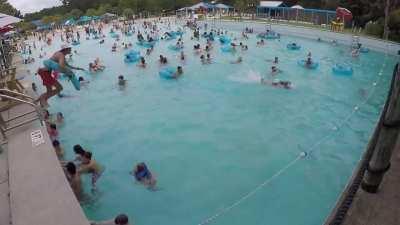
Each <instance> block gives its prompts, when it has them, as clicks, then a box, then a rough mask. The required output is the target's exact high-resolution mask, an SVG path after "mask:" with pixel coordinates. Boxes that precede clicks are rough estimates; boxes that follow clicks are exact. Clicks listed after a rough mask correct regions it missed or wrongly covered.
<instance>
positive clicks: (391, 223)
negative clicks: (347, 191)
mask: <svg viewBox="0 0 400 225" xmlns="http://www.w3.org/2000/svg"><path fill="white" fill-rule="evenodd" d="M399 224H400V138H399V139H398V141H397V146H396V149H395V150H394V152H393V155H392V159H391V168H390V170H389V171H388V172H387V173H386V174H385V177H384V178H383V181H382V184H381V186H380V188H379V191H378V193H376V194H370V193H367V192H365V191H363V190H362V189H361V188H360V189H359V190H358V191H357V193H356V196H355V198H354V201H353V204H352V205H351V207H350V209H349V211H348V212H347V215H346V217H345V220H344V223H343V225H399Z"/></svg>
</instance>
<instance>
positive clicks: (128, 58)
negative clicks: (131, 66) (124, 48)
mask: <svg viewBox="0 0 400 225" xmlns="http://www.w3.org/2000/svg"><path fill="white" fill-rule="evenodd" d="M140 57H141V56H140V52H138V51H134V50H131V51H129V52H128V53H126V54H125V59H124V61H125V62H126V63H132V62H137V61H139V60H140Z"/></svg>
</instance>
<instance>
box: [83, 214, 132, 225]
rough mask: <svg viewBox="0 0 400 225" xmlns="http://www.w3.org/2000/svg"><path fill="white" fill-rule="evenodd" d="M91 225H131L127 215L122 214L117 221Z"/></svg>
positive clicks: (116, 218)
mask: <svg viewBox="0 0 400 225" xmlns="http://www.w3.org/2000/svg"><path fill="white" fill-rule="evenodd" d="M90 225H129V219H128V216H127V215H125V214H120V215H118V216H117V217H115V219H112V220H107V221H102V222H93V221H91V222H90Z"/></svg>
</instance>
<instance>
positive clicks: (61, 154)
mask: <svg viewBox="0 0 400 225" xmlns="http://www.w3.org/2000/svg"><path fill="white" fill-rule="evenodd" d="M53 148H54V151H55V152H56V155H57V158H58V160H62V159H63V157H64V149H63V148H62V147H61V146H60V142H59V141H58V140H54V141H53Z"/></svg>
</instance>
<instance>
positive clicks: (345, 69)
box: [332, 63, 353, 76]
mask: <svg viewBox="0 0 400 225" xmlns="http://www.w3.org/2000/svg"><path fill="white" fill-rule="evenodd" d="M332 71H333V72H334V73H335V74H337V75H347V76H350V75H352V74H353V68H352V67H351V66H350V65H347V64H340V63H336V64H335V65H334V66H333V67H332Z"/></svg>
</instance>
